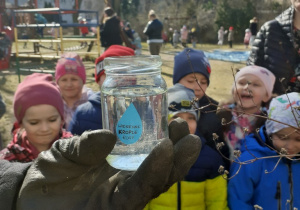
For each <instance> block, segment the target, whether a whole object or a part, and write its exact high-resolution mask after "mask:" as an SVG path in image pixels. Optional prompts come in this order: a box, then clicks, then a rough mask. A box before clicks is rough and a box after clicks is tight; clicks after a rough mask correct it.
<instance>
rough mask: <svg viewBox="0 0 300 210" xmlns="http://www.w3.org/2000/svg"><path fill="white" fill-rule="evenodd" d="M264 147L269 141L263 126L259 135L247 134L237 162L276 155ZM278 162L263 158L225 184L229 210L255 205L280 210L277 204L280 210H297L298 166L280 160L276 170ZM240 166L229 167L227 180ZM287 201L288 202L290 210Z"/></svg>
mask: <svg viewBox="0 0 300 210" xmlns="http://www.w3.org/2000/svg"><path fill="white" fill-rule="evenodd" d="M267 145H270V146H271V141H270V140H269V138H268V136H267V134H266V133H265V127H264V126H263V127H261V129H260V130H259V133H257V134H256V133H255V134H250V135H248V136H247V137H246V138H245V142H244V143H243V145H242V149H241V151H242V155H241V157H240V161H241V162H244V161H247V160H253V159H255V158H256V157H257V158H258V157H268V156H274V155H277V153H276V152H275V151H274V150H271V149H270V148H269V147H268V146H267ZM246 146H247V149H246ZM278 160H279V158H278V157H276V158H264V159H260V160H255V161H254V162H253V163H249V164H246V165H242V166H241V168H240V171H239V172H238V173H237V175H236V176H235V177H234V178H232V179H231V180H230V181H229V184H228V203H229V208H230V209H232V210H235V209H238V210H240V209H243V210H247V209H254V205H256V204H257V205H259V206H260V207H262V208H263V209H264V210H268V209H270V210H274V209H275V210H276V209H280V208H279V207H278V203H279V202H280V204H281V209H294V207H296V208H298V209H299V208H300V190H299V189H300V179H299V175H300V163H299V161H296V160H295V161H290V160H288V159H285V158H283V159H282V160H280V162H279V163H278V165H277V166H276V164H277V162H278ZM239 166H240V165H239V164H236V163H234V164H233V165H232V166H231V169H230V176H233V175H234V174H236V172H237V170H238V169H239ZM273 170H274V171H273ZM279 185H280V186H281V189H280V190H279V187H278V186H279ZM276 198H278V199H276ZM288 200H290V201H291V203H292V204H291V205H292V208H290V204H289V202H288Z"/></svg>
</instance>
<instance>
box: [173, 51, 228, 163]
mask: <svg viewBox="0 0 300 210" xmlns="http://www.w3.org/2000/svg"><path fill="white" fill-rule="evenodd" d="M210 73H211V68H210V64H209V62H208V60H207V58H206V56H205V55H204V53H203V51H201V50H195V49H191V48H186V49H184V50H183V51H182V52H180V53H179V54H177V55H176V56H175V59H174V71H173V84H174V85H175V84H176V83H180V84H182V85H183V86H185V87H186V88H189V89H192V90H194V93H195V96H196V97H197V99H198V106H199V107H201V110H200V112H201V118H200V119H199V120H198V123H197V131H196V134H198V135H202V136H203V137H204V138H205V139H206V140H207V142H206V144H207V145H209V146H210V147H211V148H213V149H216V143H218V142H223V144H224V146H223V147H221V149H220V152H221V153H222V154H223V155H224V156H225V157H227V158H229V148H228V145H227V144H226V142H225V141H224V139H223V135H222V125H221V120H220V119H219V118H218V116H217V115H216V111H217V105H218V102H217V101H215V100H214V99H212V98H210V97H208V96H207V95H206V94H205V91H206V89H207V87H208V85H209V77H210ZM214 134H216V135H214ZM216 136H218V140H217V141H215V140H214V139H215V137H216ZM224 164H225V168H228V169H229V161H227V160H226V158H224Z"/></svg>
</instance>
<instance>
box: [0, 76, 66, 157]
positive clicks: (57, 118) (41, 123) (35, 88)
mask: <svg viewBox="0 0 300 210" xmlns="http://www.w3.org/2000/svg"><path fill="white" fill-rule="evenodd" d="M13 107H14V115H15V117H16V120H17V123H18V125H19V128H18V129H17V130H16V131H14V137H13V140H12V141H11V142H10V143H9V144H8V146H7V147H6V148H5V149H3V150H2V151H1V152H0V159H6V160H9V161H18V162H30V161H32V160H34V159H35V158H37V156H38V154H39V153H40V152H42V151H45V150H47V149H49V148H50V147H51V145H52V144H53V142H54V141H56V140H58V139H60V138H68V137H70V136H71V134H70V133H68V132H66V131H64V130H63V129H62V127H63V124H64V106H63V101H62V98H61V95H60V92H59V89H58V87H57V86H56V84H55V83H54V82H53V80H52V75H51V74H40V73H34V74H32V75H29V76H27V77H26V78H25V79H24V81H23V82H22V83H20V84H19V86H18V88H17V90H16V93H15V96H14V105H13Z"/></svg>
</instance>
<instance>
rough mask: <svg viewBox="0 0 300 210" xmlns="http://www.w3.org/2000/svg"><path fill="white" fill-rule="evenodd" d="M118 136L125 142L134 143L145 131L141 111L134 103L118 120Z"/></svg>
mask: <svg viewBox="0 0 300 210" xmlns="http://www.w3.org/2000/svg"><path fill="white" fill-rule="evenodd" d="M116 132H117V136H118V138H119V139H120V141H121V142H123V143H124V144H133V143H135V142H137V141H138V140H139V138H140V137H141V135H142V133H143V124H142V120H141V117H140V115H139V113H138V112H137V110H136V108H135V106H134V105H133V103H131V104H130V105H129V107H128V108H127V109H126V111H125V112H124V114H123V116H122V117H121V119H120V120H119V121H118V124H117V128H116Z"/></svg>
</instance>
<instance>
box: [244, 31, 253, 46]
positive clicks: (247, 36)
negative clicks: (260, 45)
mask: <svg viewBox="0 0 300 210" xmlns="http://www.w3.org/2000/svg"><path fill="white" fill-rule="evenodd" d="M250 38H251V32H250V29H249V28H247V29H246V30H245V37H244V45H245V48H246V49H248V46H249V42H250Z"/></svg>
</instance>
